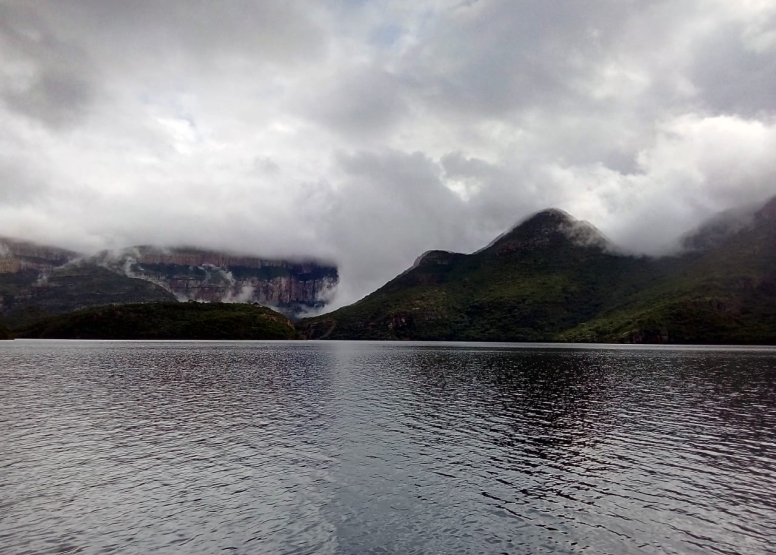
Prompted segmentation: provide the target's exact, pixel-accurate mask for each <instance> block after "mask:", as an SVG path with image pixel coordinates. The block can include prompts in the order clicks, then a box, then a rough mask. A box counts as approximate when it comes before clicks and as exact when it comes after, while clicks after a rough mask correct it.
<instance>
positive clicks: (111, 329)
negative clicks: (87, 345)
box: [18, 302, 298, 339]
mask: <svg viewBox="0 0 776 555" xmlns="http://www.w3.org/2000/svg"><path fill="white" fill-rule="evenodd" d="M18 336H19V337H24V338H36V339H296V338H297V337H298V334H297V332H296V331H295V330H294V325H293V324H292V323H291V321H290V320H289V319H288V318H286V317H285V316H283V315H282V314H279V313H277V312H275V311H273V310H270V309H269V308H265V307H260V306H254V305H247V304H220V303H209V304H208V303H195V302H188V303H177V302H176V303H147V304H129V305H113V306H103V307H96V308H88V309H85V310H79V311H76V312H72V313H68V314H61V315H58V316H53V317H50V318H47V319H44V320H41V321H39V322H37V323H35V324H33V325H31V326H29V327H27V328H25V329H23V330H21V331H20V332H19V334H18Z"/></svg>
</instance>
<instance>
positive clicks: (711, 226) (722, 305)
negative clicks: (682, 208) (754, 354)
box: [558, 198, 776, 344]
mask: <svg viewBox="0 0 776 555" xmlns="http://www.w3.org/2000/svg"><path fill="white" fill-rule="evenodd" d="M737 214H739V215H740V218H738V219H736V218H732V217H731V213H728V214H725V215H724V217H723V218H722V219H720V218H715V219H713V220H712V221H711V222H710V223H706V224H704V225H702V226H701V227H700V228H699V229H698V230H696V232H695V233H692V234H691V235H689V236H688V238H687V239H686V241H685V244H689V245H692V247H693V250H692V251H690V252H689V253H688V254H685V255H684V256H682V257H679V261H680V262H681V264H678V265H676V271H674V272H671V273H670V274H669V275H667V276H666V277H665V278H664V279H662V280H660V281H659V282H658V283H656V284H654V285H653V286H651V287H648V288H645V289H643V290H641V291H639V292H638V293H636V294H634V295H632V296H631V297H629V298H628V299H626V300H625V301H624V302H621V303H619V304H617V305H616V306H614V307H612V308H610V309H609V310H607V311H604V312H602V313H601V314H600V315H598V316H597V317H596V318H594V319H592V320H591V321H589V322H586V323H585V324H584V325H580V326H577V327H576V328H574V329H572V330H569V331H567V332H565V333H563V334H561V335H560V336H559V337H558V339H560V340H564V341H595V342H621V341H627V342H650V343H652V342H675V343H741V344H757V343H759V344H776V198H774V199H771V200H770V201H769V202H768V203H766V204H765V205H764V206H763V207H761V208H760V209H759V210H756V211H753V212H752V211H738V212H737ZM720 222H724V223H723V225H720Z"/></svg>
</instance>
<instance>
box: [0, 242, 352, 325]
mask: <svg viewBox="0 0 776 555" xmlns="http://www.w3.org/2000/svg"><path fill="white" fill-rule="evenodd" d="M338 280H339V276H338V273H337V267H336V266H334V265H331V264H328V263H323V262H319V261H315V260H312V259H309V260H297V261H291V260H282V259H268V258H261V257H255V256H244V255H239V254H234V253H228V252H216V251H207V250H202V249H195V248H170V249H162V248H157V247H153V246H143V247H132V248H127V249H122V250H119V251H103V252H100V253H98V254H96V255H93V256H86V255H83V254H79V253H76V252H73V251H68V250H64V249H59V248H56V247H50V246H45V245H38V244H35V243H31V242H27V241H22V240H18V239H10V238H5V237H0V323H2V324H5V325H7V326H9V327H11V328H18V327H21V326H25V325H27V324H30V323H32V322H34V321H35V320H38V319H40V318H44V317H47V316H50V315H54V314H60V313H65V312H70V311H73V310H78V309H81V308H87V307H91V306H102V305H108V304H126V303H146V302H164V301H174V300H179V301H181V300H184V301H185V300H197V301H205V302H243V303H259V304H262V305H265V306H272V307H274V308H277V309H278V310H280V311H282V312H284V313H286V314H288V315H296V314H300V313H302V312H304V311H307V310H310V309H320V308H322V307H324V306H325V305H326V303H327V302H328V299H329V297H330V296H331V293H332V291H333V290H334V289H335V288H336V286H337V283H338Z"/></svg>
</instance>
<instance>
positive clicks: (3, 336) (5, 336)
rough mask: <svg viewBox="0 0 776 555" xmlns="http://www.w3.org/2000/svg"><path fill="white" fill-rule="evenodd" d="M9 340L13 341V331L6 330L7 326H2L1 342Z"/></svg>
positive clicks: (0, 330)
mask: <svg viewBox="0 0 776 555" xmlns="http://www.w3.org/2000/svg"><path fill="white" fill-rule="evenodd" d="M7 339H13V334H12V333H11V330H9V329H8V328H6V327H5V326H0V341H5V340H7Z"/></svg>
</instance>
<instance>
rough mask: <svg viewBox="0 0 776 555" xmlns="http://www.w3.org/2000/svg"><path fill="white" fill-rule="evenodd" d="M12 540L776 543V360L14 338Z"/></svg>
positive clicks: (53, 545) (617, 545)
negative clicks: (27, 339) (20, 339)
mask: <svg viewBox="0 0 776 555" xmlns="http://www.w3.org/2000/svg"><path fill="white" fill-rule="evenodd" d="M0 407H2V409H1V410H0V434H1V435H0V438H2V441H1V442H0V553H2V554H6V553H8V554H11V553H12V554H22V553H36V554H37V553H59V554H62V553H85V554H97V553H122V554H138V555H139V554H147V553H173V554H178V553H180V554H200V553H201V554H205V553H207V554H211V553H219V552H224V553H239V554H247V553H256V554H276V553H277V554H281V553H283V554H286V553H288V554H291V553H296V554H302V553H321V554H327V553H332V554H353V555H356V554H364V553H397V554H408V553H419V554H420V553H428V554H431V553H456V554H459V553H460V554H465V553H488V554H490V553H494V554H495V553H595V554H604V553H611V554H627V553H704V554H707V553H728V554H733V553H740V554H757V553H774V547H773V545H774V538H776V459H775V458H774V457H775V456H776V455H774V454H775V453H776V350H769V349H743V348H740V349H691V348H678V349H664V348H641V349H633V348H590V347H586V348H570V347H568V346H563V347H552V346H529V347H526V346H514V345H512V346H510V345H493V344H490V345H489V344H417V343H344V342H343V343H339V342H332V343H327V342H321V343H317V342H301V343H272V342H267V343H263V342H256V343H254V342H248V343H228V342H223V343H222V342H212V343H209V342H64V341H15V342H10V343H3V344H2V345H0Z"/></svg>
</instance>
